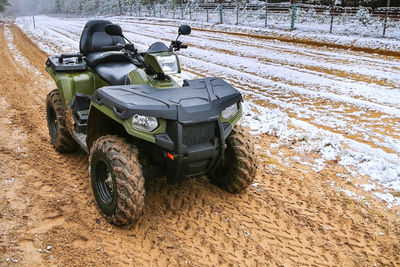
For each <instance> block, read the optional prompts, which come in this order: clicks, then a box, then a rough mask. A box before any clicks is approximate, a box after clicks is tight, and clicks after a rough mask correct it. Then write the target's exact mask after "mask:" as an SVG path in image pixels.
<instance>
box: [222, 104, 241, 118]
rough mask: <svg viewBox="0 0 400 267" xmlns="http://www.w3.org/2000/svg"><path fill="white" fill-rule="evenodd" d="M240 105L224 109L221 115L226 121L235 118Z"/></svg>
mask: <svg viewBox="0 0 400 267" xmlns="http://www.w3.org/2000/svg"><path fill="white" fill-rule="evenodd" d="M238 110H239V109H238V104H237V103H235V104H233V105H232V106H229V107H227V108H226V109H224V110H223V111H222V113H221V115H222V117H223V118H224V119H227V120H229V119H231V118H232V117H233V116H235V114H236V113H237V112H238Z"/></svg>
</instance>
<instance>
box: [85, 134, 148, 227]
mask: <svg viewBox="0 0 400 267" xmlns="http://www.w3.org/2000/svg"><path fill="white" fill-rule="evenodd" d="M89 166H90V168H89V172H90V179H91V183H92V189H93V193H94V197H95V200H96V202H97V205H98V207H99V209H100V211H101V213H102V214H103V216H104V217H105V218H106V219H107V221H109V222H111V223H113V224H116V225H126V224H129V223H132V222H134V221H136V220H137V219H138V218H139V217H140V216H141V215H142V214H143V210H144V196H145V189H144V177H143V175H142V171H141V166H140V164H139V160H138V152H137V149H136V148H134V147H132V145H130V144H129V143H127V142H126V141H125V140H124V139H122V138H120V137H117V136H113V135H107V136H103V137H100V138H99V139H97V140H96V141H95V142H94V144H93V146H92V148H91V149H90V156H89Z"/></svg>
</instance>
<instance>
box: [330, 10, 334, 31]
mask: <svg viewBox="0 0 400 267" xmlns="http://www.w3.org/2000/svg"><path fill="white" fill-rule="evenodd" d="M329 12H330V13H331V26H330V27H329V33H332V27H333V12H334V9H333V7H332V6H331V7H330V9H329Z"/></svg>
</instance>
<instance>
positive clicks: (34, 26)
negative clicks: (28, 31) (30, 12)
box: [32, 16, 36, 29]
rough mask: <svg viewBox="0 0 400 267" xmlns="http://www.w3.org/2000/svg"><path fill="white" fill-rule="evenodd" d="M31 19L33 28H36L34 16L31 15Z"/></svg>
mask: <svg viewBox="0 0 400 267" xmlns="http://www.w3.org/2000/svg"><path fill="white" fill-rule="evenodd" d="M32 20H33V28H34V29H36V23H35V16H32Z"/></svg>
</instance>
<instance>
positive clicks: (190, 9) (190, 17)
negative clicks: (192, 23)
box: [189, 2, 192, 20]
mask: <svg viewBox="0 0 400 267" xmlns="http://www.w3.org/2000/svg"><path fill="white" fill-rule="evenodd" d="M189 19H190V20H192V2H189Z"/></svg>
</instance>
